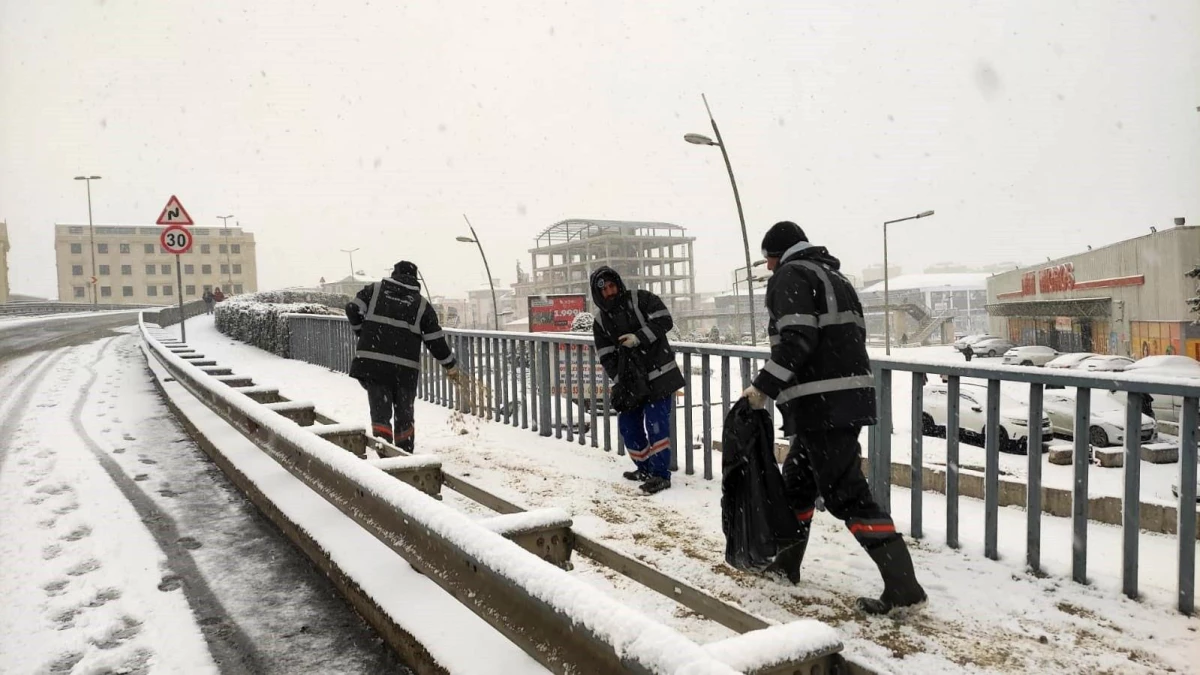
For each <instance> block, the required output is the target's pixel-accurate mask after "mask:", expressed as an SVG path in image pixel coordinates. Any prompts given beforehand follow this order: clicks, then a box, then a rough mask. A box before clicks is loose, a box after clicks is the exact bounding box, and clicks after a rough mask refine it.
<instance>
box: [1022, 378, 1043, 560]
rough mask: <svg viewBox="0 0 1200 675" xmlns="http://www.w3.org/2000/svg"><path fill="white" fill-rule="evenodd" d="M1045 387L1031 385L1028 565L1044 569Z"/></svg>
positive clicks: (1028, 462)
mask: <svg viewBox="0 0 1200 675" xmlns="http://www.w3.org/2000/svg"><path fill="white" fill-rule="evenodd" d="M1042 393H1043V391H1042V385H1040V384H1031V385H1029V440H1028V441H1027V442H1026V444H1025V445H1026V447H1025V453H1026V460H1027V469H1026V472H1025V473H1026V478H1025V565H1026V566H1027V567H1028V568H1029V569H1031V570H1033V572H1034V573H1037V572H1041V569H1042Z"/></svg>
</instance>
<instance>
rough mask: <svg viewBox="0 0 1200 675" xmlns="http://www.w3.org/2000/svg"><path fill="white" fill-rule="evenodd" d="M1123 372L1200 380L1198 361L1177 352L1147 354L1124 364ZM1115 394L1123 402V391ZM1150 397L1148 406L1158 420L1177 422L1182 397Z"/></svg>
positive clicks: (1181, 406)
mask: <svg viewBox="0 0 1200 675" xmlns="http://www.w3.org/2000/svg"><path fill="white" fill-rule="evenodd" d="M1124 372H1126V373H1132V374H1135V375H1145V376H1147V377H1185V378H1192V379H1197V380H1200V363H1198V362H1197V361H1196V360H1195V359H1193V358H1191V357H1188V356H1179V355H1177V354H1176V355H1166V356H1147V357H1146V358H1144V359H1138V360H1137V361H1134V362H1133V363H1131V364H1129V365H1128V366H1126V367H1125V370H1124ZM1197 384H1200V382H1197ZM1116 396H1117V399H1118V400H1120V401H1121V402H1122V403H1124V401H1125V392H1123V391H1118V392H1117V393H1116ZM1150 399H1151V400H1150V408H1151V409H1152V410H1153V411H1154V416H1155V417H1157V418H1158V420H1159V421H1162V422H1172V423H1175V424H1178V422H1179V417H1180V410H1181V409H1182V408H1183V397H1181V396H1167V395H1164V394H1152V395H1151V396H1150Z"/></svg>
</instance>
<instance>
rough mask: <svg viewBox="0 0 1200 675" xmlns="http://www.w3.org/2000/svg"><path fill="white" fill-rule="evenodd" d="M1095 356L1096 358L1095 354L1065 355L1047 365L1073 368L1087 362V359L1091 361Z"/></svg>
mask: <svg viewBox="0 0 1200 675" xmlns="http://www.w3.org/2000/svg"><path fill="white" fill-rule="evenodd" d="M1093 356H1095V354H1090V353H1087V352H1078V353H1074V354H1063V355H1062V356H1059V357H1056V358H1055V359H1054V360H1053V361H1051V362H1050V363H1048V364H1046V365H1049V366H1073V365H1075V364H1077V363H1081V362H1083V361H1086V360H1087V359H1090V358H1092V357H1093Z"/></svg>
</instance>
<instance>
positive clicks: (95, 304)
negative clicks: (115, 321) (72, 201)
mask: <svg viewBox="0 0 1200 675" xmlns="http://www.w3.org/2000/svg"><path fill="white" fill-rule="evenodd" d="M75 180H81V181H85V182H86V183H87V196H88V238H89V239H90V240H91V244H90V246H91V249H92V250H91V253H90V254H89V255H88V257H89V258H91V259H92V283H91V284H89V285H90V286H91V287H92V309H93V310H96V309H98V308H99V302H100V300H99V299H98V298H97V297H96V295H97V293H96V227H95V226H94V225H92V181H94V180H100V176H75Z"/></svg>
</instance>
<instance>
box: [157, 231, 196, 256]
mask: <svg viewBox="0 0 1200 675" xmlns="http://www.w3.org/2000/svg"><path fill="white" fill-rule="evenodd" d="M158 241H159V242H160V243H161V244H162V247H163V248H164V249H166V251H167V253H174V254H176V255H179V254H180V253H187V252H188V251H190V250H192V233H191V232H189V231H188V230H187V229H186V228H184V227H183V226H182V225H172V226H170V227H168V228H167V229H165V230H163V232H162V234H161V235H159V237H158Z"/></svg>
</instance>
